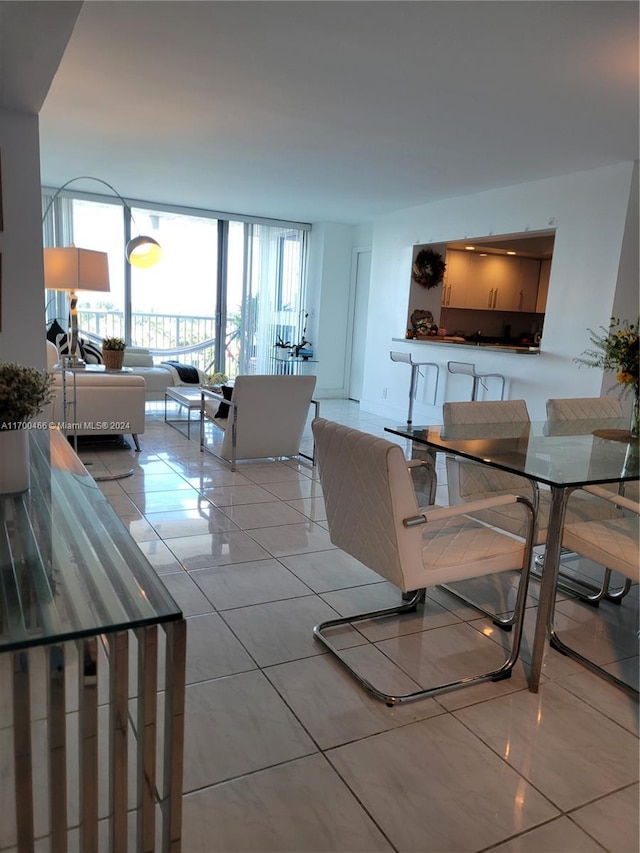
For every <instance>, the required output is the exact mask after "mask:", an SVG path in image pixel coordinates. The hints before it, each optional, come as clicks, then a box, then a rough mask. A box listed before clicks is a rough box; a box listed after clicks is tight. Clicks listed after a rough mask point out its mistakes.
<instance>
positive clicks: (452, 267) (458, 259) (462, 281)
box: [442, 251, 471, 308]
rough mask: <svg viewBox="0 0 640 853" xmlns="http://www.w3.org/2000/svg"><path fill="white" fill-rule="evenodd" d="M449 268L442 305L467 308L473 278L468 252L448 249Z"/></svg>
mask: <svg viewBox="0 0 640 853" xmlns="http://www.w3.org/2000/svg"><path fill="white" fill-rule="evenodd" d="M446 263H447V268H446V270H445V273H444V281H443V284H442V307H443V308H465V307H466V302H467V290H468V289H469V282H470V280H471V273H470V267H471V258H470V257H469V255H468V253H467V252H451V251H447V255H446Z"/></svg>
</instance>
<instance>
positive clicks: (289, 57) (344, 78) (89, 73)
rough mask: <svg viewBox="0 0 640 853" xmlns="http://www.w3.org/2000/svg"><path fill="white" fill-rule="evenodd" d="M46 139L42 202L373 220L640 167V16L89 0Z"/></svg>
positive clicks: (568, 9)
mask: <svg viewBox="0 0 640 853" xmlns="http://www.w3.org/2000/svg"><path fill="white" fill-rule="evenodd" d="M1 5H3V4H2V3H0V6H1ZM15 5H19V6H22V7H23V9H24V13H25V14H27V15H28V14H29V7H30V6H34V7H35V6H41V5H44V6H48V7H52V6H60V7H65V6H66V7H70V6H75V5H76V4H73V3H71V4H68V3H45V4H41V3H20V4H15ZM67 14H68V12H67ZM40 128H41V159H42V181H43V183H44V184H45V185H49V186H60V185H61V184H62V183H64V182H65V181H67V180H68V179H69V178H72V177H74V176H76V175H82V174H89V175H95V176H97V177H100V178H103V179H104V180H107V181H109V182H110V183H112V184H113V185H114V186H115V187H116V188H117V189H118V190H119V192H120V193H122V194H123V195H126V196H128V197H129V198H137V199H147V200H151V201H157V202H165V203H173V204H180V205H186V206H193V207H200V208H206V209H214V210H220V211H229V212H236V213H247V214H255V215H261V216H270V217H276V218H282V219H293V220H298V221H307V222H309V221H321V220H327V221H336V222H359V221H364V220H369V219H371V218H373V217H375V216H377V215H380V214H384V213H387V212H389V211H393V210H396V209H399V208H403V207H408V206H411V205H416V204H422V203H425V202H429V201H435V200H438V199H442V198H448V197H452V196H459V195H467V194H471V193H474V192H478V191H482V190H486V189H489V188H494V187H500V186H507V185H511V184H516V183H520V182H523V181H529V180H534V179H537V178H541V177H547V176H553V175H559V174H566V173H569V172H575V171H580V170H584V169H592V168H596V167H598V166H602V165H605V164H610V163H616V162H620V161H625V160H634V159H637V158H638V3H637V2H609V0H604V1H603V2H597V0H596V1H595V2H580V0H576V2H573V1H572V0H559V1H558V2H555V1H554V0H549V2H540V1H539V0H538V2H527V1H526V0H524V1H523V2H515V0H508V2H489V1H487V2H484V0H480V1H479V0H473V1H472V2H464V0H462V1H461V2H456V0H447V2H426V0H425V1H424V2H421V1H420V0H418V2H402V0H386V2H385V0H380V1H379V2H369V0H356V2H345V1H344V0H340V1H338V0H334V1H333V2H331V0H323V2H307V0H292V2H270V0H259V1H258V2H249V0H235V2H207V0H205V2H171V1H169V2H154V0H150V1H149V2H87V3H84V5H83V6H82V9H81V11H80V14H79V16H78V20H77V23H76V26H75V29H74V31H73V35H72V36H71V39H70V40H69V44H68V47H67V50H66V52H65V53H64V56H63V58H62V61H61V63H60V66H59V70H58V73H57V75H56V76H55V78H54V80H53V83H52V85H51V89H50V91H49V94H48V96H47V97H46V100H45V102H44V106H43V108H42V110H41V113H40ZM78 188H82V186H81V185H78ZM86 189H87V190H93V191H97V192H100V189H99V187H97V186H95V185H94V186H91V184H87V186H86Z"/></svg>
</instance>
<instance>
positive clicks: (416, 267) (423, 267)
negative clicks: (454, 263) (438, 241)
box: [411, 249, 446, 290]
mask: <svg viewBox="0 0 640 853" xmlns="http://www.w3.org/2000/svg"><path fill="white" fill-rule="evenodd" d="M445 269H446V264H445V262H444V261H443V260H442V255H440V254H439V253H438V252H434V251H433V249H421V250H420V251H419V252H418V254H417V255H416V259H415V261H414V262H413V265H412V267H411V272H412V276H413V280H414V281H417V282H418V284H422V285H424V287H426V288H427V290H429V289H430V288H432V287H437V286H438V285H439V284H440V282H441V281H442V278H443V276H444V271H445Z"/></svg>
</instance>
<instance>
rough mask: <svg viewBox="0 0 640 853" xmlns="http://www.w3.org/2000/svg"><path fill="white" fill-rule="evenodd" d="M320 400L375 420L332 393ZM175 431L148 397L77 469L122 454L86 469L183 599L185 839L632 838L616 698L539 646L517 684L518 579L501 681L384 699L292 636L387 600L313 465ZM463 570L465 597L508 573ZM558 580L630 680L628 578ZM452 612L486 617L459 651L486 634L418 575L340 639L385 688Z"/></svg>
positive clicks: (256, 852)
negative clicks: (411, 590)
mask: <svg viewBox="0 0 640 853" xmlns="http://www.w3.org/2000/svg"><path fill="white" fill-rule="evenodd" d="M321 413H322V415H323V416H324V417H329V418H332V419H334V420H337V421H341V422H343V423H347V424H349V425H351V426H356V427H358V428H360V429H363V430H365V431H367V432H371V433H374V434H377V435H384V433H383V427H384V426H385V421H384V419H382V418H379V417H376V416H373V415H367V414H360V412H359V409H358V406H357V405H356V404H354V403H350V402H347V401H323V402H322V404H321ZM195 433H196V435H194V433H192V435H194V438H192V440H191V441H187V439H186V438H185V437H184V436H183V435H181V434H180V433H179V432H178V431H177V430H176V429H174V428H171V427H169V426H167V425H165V424H164V423H163V420H162V410H161V406H158V407H153V406H150V407H149V412H148V420H147V430H146V432H145V434H144V435H143V436H141V444H142V452H141V453H140V454H135V453H133V452H127V451H117V452H109V453H106V452H105V453H102V454H95V453H93V454H92V453H88V452H87V453H83V454H81V455H82V456H83V459H86V460H87V461H91V462H92V463H93V466H94V467H93V469H90V470H92V472H93V473H95V474H99V473H100V472H101V470H102V468H103V466H104V468H106V469H108V470H120V469H122V468H125V467H128V466H129V465H130V464H133V465H135V468H136V471H135V474H134V476H132V477H130V478H128V479H124V480H118V481H114V482H108V483H103V484H102V486H101V487H102V488H103V490H104V492H105V493H106V494H107V495H108V498H109V500H110V502H111V504H112V505H113V507H114V508H115V509H116V511H117V513H118V514H119V516H120V517H121V518H122V520H123V521H124V523H125V524H126V525H127V526H128V528H129V530H130V531H131V534H132V535H133V537H134V538H135V539H136V540H137V542H138V543H139V545H140V548H141V549H142V550H143V552H144V553H145V554H146V555H147V557H148V559H149V560H150V562H151V563H152V564H153V566H154V567H155V568H156V570H157V571H158V573H159V574H160V575H161V576H162V578H163V580H164V582H165V583H166V585H167V587H168V588H169V590H170V591H171V593H172V594H173V596H174V598H175V599H176V601H177V602H178V603H179V604H180V606H181V607H182V609H183V612H184V613H185V615H186V616H187V617H188V662H187V682H188V686H187V694H186V743H185V767H184V835H183V850H184V851H185V853H236V851H238V852H239V851H243V853H272V851H273V853H280V851H291V853H306V851H318V853H326V852H328V851H339V852H340V853H351V852H352V851H367V853H369V851H421V853H422V852H424V853H441V851H488V850H491V851H494V853H516V851H523V853H538V851H545V853H549V852H550V851H558V853H570V851H580V853H586V851H602V850H609V851H616V853H635V851H637V850H638V796H639V795H638V778H639V772H638V706H637V703H635V702H634V701H632V700H631V699H630V698H629V697H628V696H627V695H625V694H624V693H623V692H621V691H619V690H617V689H616V688H614V687H612V686H610V685H608V684H607V683H605V682H604V681H603V680H602V679H600V678H598V677H597V676H596V675H594V674H592V673H590V672H589V671H587V670H586V669H584V668H583V667H581V666H580V665H579V664H577V663H575V662H573V661H571V660H569V659H568V658H564V657H563V656H561V655H559V654H558V653H557V652H554V651H548V653H547V655H546V659H545V668H544V678H543V684H542V686H541V690H540V692H539V693H538V694H537V695H534V694H532V693H530V692H529V691H528V690H527V684H526V674H527V665H528V655H529V653H530V649H531V638H532V628H533V621H534V617H535V601H536V596H537V582H536V581H533V582H532V586H531V595H530V599H529V602H530V612H529V615H528V624H527V627H526V636H525V640H524V643H523V652H522V657H521V661H520V662H519V664H518V667H517V671H516V672H515V674H514V676H513V677H512V678H511V679H510V680H508V681H502V682H500V683H497V684H491V683H489V684H482V685H478V686H475V687H472V688H466V689H464V690H461V691H456V692H453V693H448V694H443V695H441V696H439V697H438V698H431V699H427V700H423V701H420V702H417V703H413V704H407V705H403V706H399V707H395V708H387V707H386V706H385V705H383V704H381V703H379V702H377V701H376V700H374V699H372V698H370V697H369V696H368V695H366V694H365V693H364V692H363V691H362V690H361V689H360V688H359V687H358V686H357V685H356V684H355V683H354V682H353V681H352V680H351V679H350V678H349V677H348V676H347V675H346V674H345V673H344V671H343V670H342V669H341V668H340V667H339V665H337V664H336V662H335V661H333V660H331V659H330V658H329V656H328V655H327V654H326V653H324V652H323V649H322V648H321V647H320V646H319V645H318V644H317V643H316V642H315V641H314V640H313V638H312V634H311V629H312V626H313V625H314V624H315V623H316V622H318V621H320V620H322V619H324V618H327V617H331V616H332V615H333V614H335V613H336V612H337V613H339V614H344V613H347V612H353V611H354V610H358V609H369V608H370V607H372V606H376V605H380V606H384V605H385V604H387V603H391V602H395V601H397V599H398V592H397V591H396V590H394V588H393V587H392V586H391V585H390V584H388V583H386V582H384V581H381V579H380V578H379V577H378V576H377V575H375V574H373V573H372V572H371V571H370V570H368V569H367V568H365V567H364V566H362V565H361V564H359V563H357V562H356V561H354V560H353V559H351V558H349V557H348V556H346V555H345V554H344V553H342V552H340V551H339V550H337V549H335V548H334V547H333V546H332V545H331V542H330V540H329V535H328V533H327V530H326V524H325V515H324V508H323V501H322V492H321V489H320V485H319V482H318V480H317V475H316V473H315V471H314V470H313V469H312V468H311V467H310V466H309V465H308V464H307V463H305V462H300V463H297V462H293V461H291V462H281V461H280V462H278V461H270V462H269V461H262V462H247V463H241V465H240V470H239V471H237V472H236V473H231V472H230V470H229V468H228V466H226V465H225V464H223V463H221V462H220V461H218V460H217V459H215V458H214V457H213V456H211V455H209V454H202V453H201V452H200V450H199V447H198V441H197V430H196V431H195ZM387 437H389V436H388V435H387ZM306 442H307V443H306V447H307V449H309V446H310V442H309V439H308V437H307V438H306ZM438 473H439V478H440V480H439V487H438V496H437V500H438V502H439V503H446V501H447V496H446V486H445V484H444V467H441V466H438ZM483 583H484V584H485V588H484V593H482V594H483V595H484V594H486V598H487V600H491V599H492V596H493V597H494V599H495V595H496V594H497V595H498V596H499V597H500V598H502V597H504V596H505V595H507V594H508V592H509V589H508V585H507V588H506V589H505V587H504V585H502V586H500V585H493V584H491V582H490V581H484V582H483ZM500 583H501V584H504V579H502V580H501V582H500ZM478 587H480V589H478ZM479 592H482V584H476V588H475V589H474V593H479ZM563 599H564V600H562V601H561V602H560V604H559V608H558V610H559V615H558V621H559V622H560V624H561V627H562V628H563V629H564V630H566V631H567V632H568V633H569V634H570V635H571V636H572V639H574V640H576V641H578V642H579V641H580V640H582V641H583V642H585V643H587V644H588V645H589V647H590V650H591V651H592V652H595V653H597V655H598V659H599V660H601V661H602V662H603V663H604V664H606V665H608V666H610V667H611V668H616V667H618V668H619V667H622V668H623V669H625V670H626V672H627V673H628V674H630V676H631V677H633V678H635V679H636V681H637V669H638V657H637V655H638V648H637V639H638V635H637V629H638V596H637V587H636V588H634V589H633V590H632V594H631V595H629V596H628V597H627V598H626V599H625V600H624V603H623V605H622V606H621V607H615V606H614V605H610V604H604V605H602V606H601V607H600V608H598V609H593V608H586V607H584V606H582V605H580V604H576V602H575V601H573V600H572V599H571V598H569V597H563ZM405 619H406V617H405ZM622 628H626V633H625V631H623V630H622ZM469 631H473V632H475V633H474V634H473V636H474V637H475V638H476V639H478V637H480V635H481V634H482V633H483V632H484V633H485V634H488V635H489V637H480V639H481V640H482V642H480V643H475V642H474V645H479V646H480V647H481V651H479V652H478V654H479V655H486V654H487V653H488V652H490V651H491V650H492V649H497V646H496V645H495V643H494V642H493V641H494V640H497V641H498V643H499V642H500V641H504V637H505V636H508V635H501V636H498V637H496V633H497V634H500V632H499V631H496V629H492V627H491V623H490V622H488V620H486V619H483V618H480V615H479V614H478V613H477V612H475V611H473V610H472V609H471V608H469V607H467V606H465V605H463V604H461V603H460V602H459V601H458V600H457V599H455V598H453V597H452V596H451V595H449V594H448V593H447V592H445V591H443V590H439V589H436V588H433V589H429V590H428V599H427V603H426V605H425V607H424V609H423V610H422V611H420V612H419V613H418V614H416V615H415V616H414V617H410V618H409V619H407V620H406V621H405V622H403V623H402V625H401V626H399V625H398V624H397V622H394V621H393V620H392V622H391V623H385V624H384V625H370V626H368V629H367V628H364V627H363V631H362V632H360V633H358V632H354V631H352V632H350V633H346V634H345V637H344V640H343V641H344V644H345V646H349V647H350V654H352V655H353V657H354V659H357V660H358V661H359V662H360V663H361V665H362V666H363V668H364V669H365V670H368V671H369V672H374V673H375V674H376V676H377V677H379V678H380V677H381V678H383V679H384V680H385V682H386V683H387V684H393V685H399V686H400V687H405V686H407V685H415V681H414V680H413V679H412V676H413V678H417V679H418V680H420V679H421V678H423V676H424V674H425V672H426V669H425V667H424V666H422V667H420V668H419V667H417V666H416V665H413V666H412V661H413V663H414V664H415V658H416V655H417V653H418V652H420V653H422V647H423V645H426V641H427V640H428V642H429V648H430V650H431V654H432V657H435V664H434V667H432V668H433V669H435V670H437V669H438V668H439V665H440V664H443V665H445V666H450V665H455V663H456V661H455V652H454V651H452V650H456V649H458V648H460V647H461V646H460V645H459V644H460V643H463V644H464V643H465V642H468V639H469V638H468V637H467V640H466V641H465V640H464V637H463V634H465V632H469ZM369 641H371V642H369ZM373 642H375V644H376V645H372V644H371V643H373ZM426 651H427V652H428V651H429V649H427V650H426ZM423 659H424V658H423ZM445 659H446V660H445Z"/></svg>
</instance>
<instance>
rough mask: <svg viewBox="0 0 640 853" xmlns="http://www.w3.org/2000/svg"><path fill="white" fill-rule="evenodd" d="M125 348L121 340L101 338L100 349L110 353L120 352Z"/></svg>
mask: <svg viewBox="0 0 640 853" xmlns="http://www.w3.org/2000/svg"><path fill="white" fill-rule="evenodd" d="M126 348H127V345H126V344H125V342H124V341H123V339H122V338H103V339H102V349H103V350H111V351H112V352H114V351H115V352H121V351H123V350H125V349H126Z"/></svg>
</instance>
